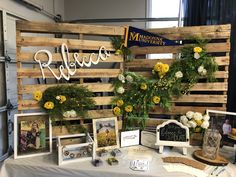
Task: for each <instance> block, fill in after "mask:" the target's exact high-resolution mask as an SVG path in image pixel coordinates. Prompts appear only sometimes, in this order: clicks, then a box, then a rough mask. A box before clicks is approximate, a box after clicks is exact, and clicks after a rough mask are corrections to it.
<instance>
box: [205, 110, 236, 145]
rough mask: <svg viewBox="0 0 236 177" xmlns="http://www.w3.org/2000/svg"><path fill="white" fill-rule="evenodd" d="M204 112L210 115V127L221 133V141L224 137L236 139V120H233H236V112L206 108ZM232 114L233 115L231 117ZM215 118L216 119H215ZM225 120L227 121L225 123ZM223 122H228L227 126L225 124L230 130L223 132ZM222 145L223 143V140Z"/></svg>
mask: <svg viewBox="0 0 236 177" xmlns="http://www.w3.org/2000/svg"><path fill="white" fill-rule="evenodd" d="M206 114H207V115H209V116H210V122H211V126H210V127H211V128H213V129H217V130H218V131H219V132H220V134H221V135H222V141H225V140H226V139H229V140H232V141H236V122H234V119H235V121H236V112H228V111H219V110H211V109H207V110H206ZM232 116H234V117H233V119H232ZM216 118H217V120H215V119H216ZM226 120H229V121H228V122H227V123H226ZM225 123H226V124H228V126H227V125H226V126H227V127H228V128H229V127H231V128H230V129H231V132H228V133H227V132H224V131H225V130H223V129H224V128H223V126H224V124H225ZM222 145H224V142H223V143H222Z"/></svg>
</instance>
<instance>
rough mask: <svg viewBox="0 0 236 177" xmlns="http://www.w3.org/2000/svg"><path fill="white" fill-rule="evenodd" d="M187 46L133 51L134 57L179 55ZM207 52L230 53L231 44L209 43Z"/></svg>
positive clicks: (146, 48) (144, 48)
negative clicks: (162, 54) (164, 54)
mask: <svg viewBox="0 0 236 177" xmlns="http://www.w3.org/2000/svg"><path fill="white" fill-rule="evenodd" d="M183 46H187V45H180V46H158V47H153V46H152V47H133V48H131V51H132V53H133V54H134V55H141V54H155V53H156V54H158V53H178V52H180V50H181V48H183ZM206 51H207V52H229V51H230V43H228V42H226V43H208V44H206Z"/></svg>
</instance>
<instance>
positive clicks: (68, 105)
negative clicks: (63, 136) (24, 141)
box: [33, 85, 95, 120]
mask: <svg viewBox="0 0 236 177" xmlns="http://www.w3.org/2000/svg"><path fill="white" fill-rule="evenodd" d="M92 96H93V93H92V92H90V91H89V90H88V89H87V88H85V87H81V86H76V85H60V86H54V87H49V88H47V89H46V90H45V91H44V92H41V91H35V92H34V93H33V98H34V99H35V100H36V101H38V103H39V105H40V107H41V108H42V109H43V110H44V111H45V112H47V113H48V114H49V115H50V117H51V118H52V120H56V119H59V120H63V118H75V117H78V116H80V117H85V116H86V113H87V111H88V110H89V109H92V108H93V107H94V106H95V104H94V101H93V99H92Z"/></svg>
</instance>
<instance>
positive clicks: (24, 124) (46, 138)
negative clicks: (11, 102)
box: [14, 112, 52, 159]
mask: <svg viewBox="0 0 236 177" xmlns="http://www.w3.org/2000/svg"><path fill="white" fill-rule="evenodd" d="M51 153H52V125H51V120H50V118H49V115H48V114H46V113H41V112H39V113H22V114H15V115H14V159H19V158H26V157H34V156H41V155H48V154H51Z"/></svg>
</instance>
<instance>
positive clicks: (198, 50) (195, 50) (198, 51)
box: [193, 47, 202, 53]
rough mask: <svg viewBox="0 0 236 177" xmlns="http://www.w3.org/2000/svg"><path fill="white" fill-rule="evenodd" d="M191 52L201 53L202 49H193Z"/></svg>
mask: <svg viewBox="0 0 236 177" xmlns="http://www.w3.org/2000/svg"><path fill="white" fill-rule="evenodd" d="M193 52H194V53H201V52H202V48H201V47H194V48H193Z"/></svg>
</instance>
